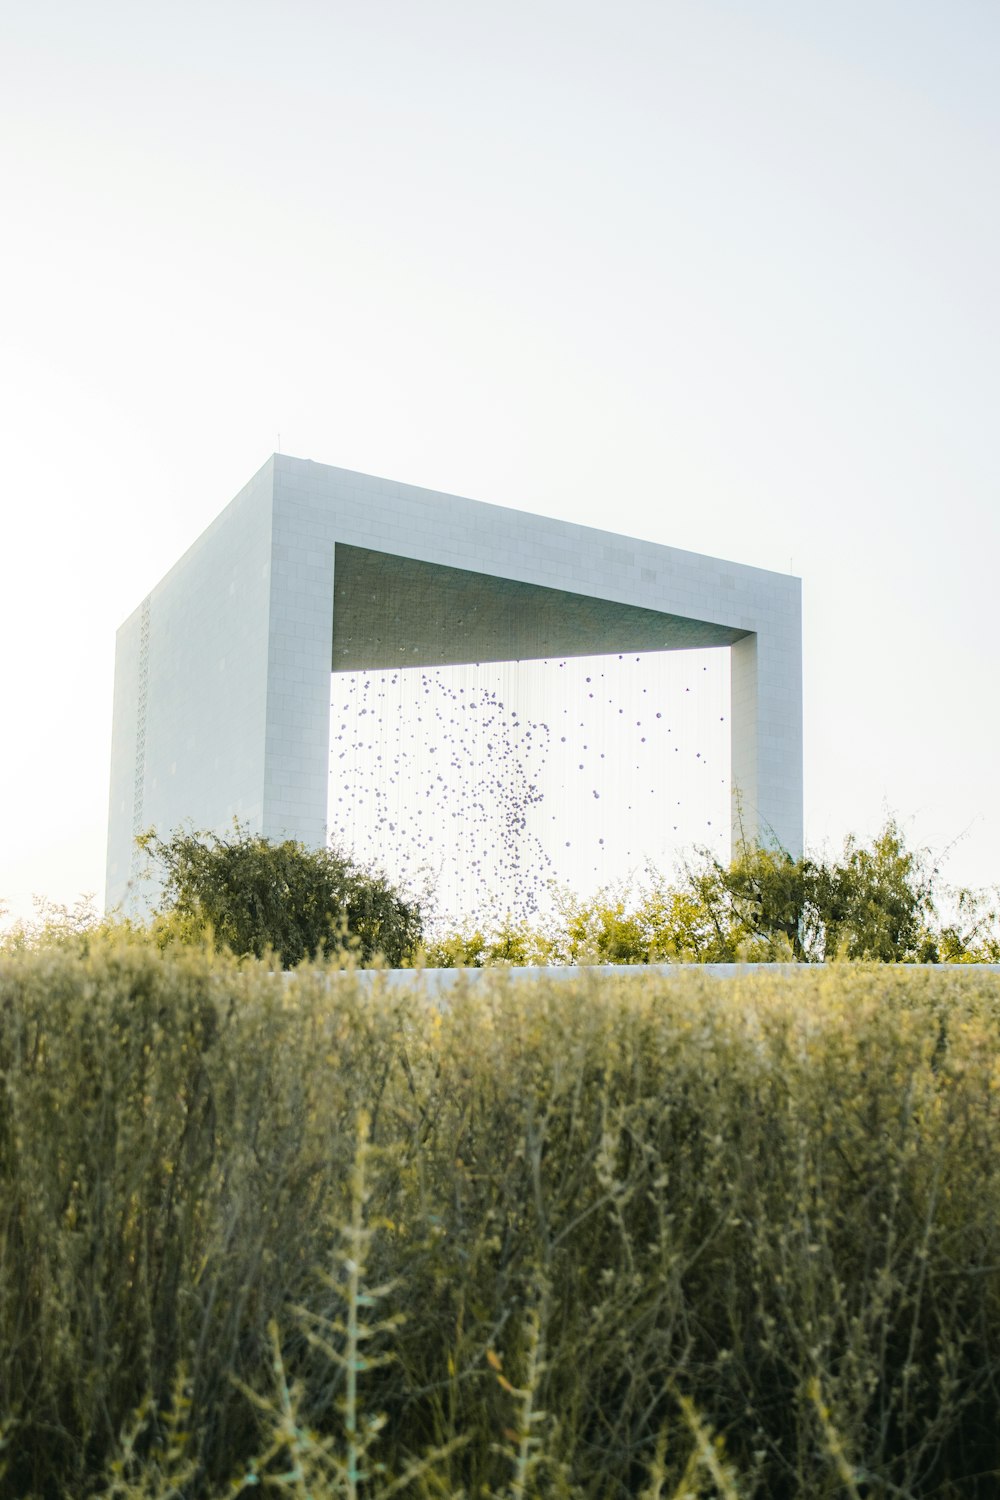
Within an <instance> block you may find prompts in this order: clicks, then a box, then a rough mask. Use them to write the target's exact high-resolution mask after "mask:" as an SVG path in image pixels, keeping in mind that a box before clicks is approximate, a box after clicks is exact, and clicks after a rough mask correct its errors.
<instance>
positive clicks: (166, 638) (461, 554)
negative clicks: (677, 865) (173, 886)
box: [107, 455, 802, 908]
mask: <svg viewBox="0 0 1000 1500" xmlns="http://www.w3.org/2000/svg"><path fill="white" fill-rule="evenodd" d="M335 603H336V608H335ZM801 635H802V632H801V586H800V581H799V580H798V579H797V578H793V577H791V576H788V575H785V574H780V573H770V572H766V571H764V570H762V569H759V568H749V567H744V566H743V565H741V564H739V563H731V562H723V561H721V560H720V559H718V558H713V557H703V556H701V555H699V554H697V553H693V552H682V551H679V550H678V549H676V548H673V547H665V546H661V545H658V544H656V543H654V542H644V541H637V540H634V539H632V538H630V537H623V536H616V535H614V534H613V533H611V532H605V531H597V530H594V529H593V528H590V527H586V526H577V525H573V524H572V523H569V522H566V521H555V520H549V519H547V518H545V517H543V516H534V515H529V514H527V513H525V512H523V511H517V510H509V509H507V508H506V507H502V506H496V505H484V504H482V503H481V502H478V501H475V500H465V499H461V498H460V497H458V496H455V495H444V494H438V493H436V492H434V491H431V490H423V489H418V488H416V487H414V486H413V485H407V484H400V483H396V482H395V481H392V480H387V479H376V478H372V477H371V476H369V475H366V474H355V473H352V472H350V471H348V470H345V469H336V468H331V467H330V466H328V465H326V464H318V463H312V462H310V461H307V460H304V459H297V458H291V457H287V456H284V455H274V456H273V457H272V458H270V459H269V460H268V462H267V463H266V464H265V465H264V467H263V468H262V469H261V470H260V472H259V473H258V474H256V475H255V476H254V478H253V479H252V480H251V481H250V483H249V484H248V485H247V486H246V487H245V488H244V489H243V490H242V491H241V492H240V494H239V495H237V497H236V499H235V500H233V501H232V503H231V504H230V505H229V506H227V508H226V509H225V510H224V511H223V512H222V514H221V515H220V516H219V517H218V518H217V519H216V520H215V521H214V522H213V523H212V525H211V526H210V527H209V528H208V530H207V531H205V532H204V533H203V535H202V536H201V537H200V538H199V539H198V541H196V542H195V543H194V545H193V546H192V547H191V548H190V549H189V550H188V551H187V552H186V553H185V554H184V556H183V557H182V558H181V559H180V561H179V562H177V563H176V564H175V565H174V567H173V568H171V570H170V572H169V573H167V575H166V576H165V577H164V578H163V579H162V580H161V582H160V583H159V584H157V585H156V587H155V588H154V589H153V591H152V593H151V594H150V595H149V597H148V599H146V600H144V601H143V603H142V605H141V606H140V607H139V609H137V610H136V611H135V613H134V614H133V615H131V616H130V617H129V619H128V620H126V621H125V623H124V625H123V626H122V627H121V629H120V630H119V632H118V644H117V657H116V670H115V709H114V730H113V744H112V767H111V807H110V820H109V831H108V872H107V904H108V906H109V908H112V907H115V906H117V905H118V904H120V903H121V902H123V901H125V900H126V896H127V893H128V887H129V883H130V880H134V877H135V873H136V863H135V858H134V853H133V850H134V836H135V834H136V833H138V832H141V831H142V830H143V829H145V828H148V827H150V826H155V827H156V828H157V830H158V831H159V832H161V833H164V834H165V833H167V832H169V831H170V830H172V829H174V828H176V827H178V826H180V825H182V824H185V825H189V826H193V827H195V828H198V829H209V828H214V829H218V830H220V831H221V830H223V829H225V828H226V827H227V826H229V825H231V822H232V819H233V817H234V816H235V817H237V818H239V819H240V821H241V822H243V823H246V824H247V825H249V827H250V828H251V829H252V830H254V831H259V832H262V833H264V834H265V835H267V836H268V837H272V838H280V837H291V838H296V839H300V840H302V841H303V842H304V843H306V844H310V845H319V844H322V843H324V842H325V840H326V817H327V787H328V777H329V749H330V746H329V736H330V673H331V670H337V669H341V670H356V669H357V668H359V667H363V666H370V667H377V666H389V665H399V666H404V665H405V666H425V665H438V664H441V663H444V662H460V661H502V660H508V659H526V658H552V657H560V656H583V655H595V654H598V653H600V652H602V651H603V652H611V651H614V652H619V651H623V650H645V651H649V650H678V649H683V648H684V647H693V646H707V645H717V646H728V647H730V649H731V651H732V713H731V723H732V771H733V782H734V797H735V798H736V799H738V808H739V813H738V817H739V825H738V826H737V822H736V814H734V834H735V835H736V836H737V837H738V836H739V835H740V833H742V835H743V836H744V837H746V838H748V839H760V840H761V841H762V842H776V843H778V844H780V845H781V846H782V847H784V848H785V849H787V850H789V852H791V853H792V854H798V853H799V852H801V848H802V644H801ZM133 902H134V904H141V902H142V893H141V891H139V890H138V889H137V888H136V889H135V890H134V893H133Z"/></svg>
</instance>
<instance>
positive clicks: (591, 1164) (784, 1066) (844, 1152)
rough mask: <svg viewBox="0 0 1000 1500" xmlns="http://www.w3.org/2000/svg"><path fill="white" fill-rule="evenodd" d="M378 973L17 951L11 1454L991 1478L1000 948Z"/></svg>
mask: <svg viewBox="0 0 1000 1500" xmlns="http://www.w3.org/2000/svg"><path fill="white" fill-rule="evenodd" d="M361 978H362V976H358V975H354V974H351V973H349V972H346V973H339V972H335V971H333V970H328V969H326V968H324V967H323V966H317V967H313V966H303V967H302V968H300V969H299V970H298V972H297V973H296V975H295V976H294V977H291V978H289V977H284V978H283V977H282V976H279V975H269V974H267V973H265V972H264V971H263V969H262V967H260V966H257V965H255V964H253V963H247V962H244V963H242V964H236V963H235V962H234V961H232V960H231V959H228V958H226V957H225V956H223V957H215V956H212V955H210V954H208V953H207V952H205V951H204V950H198V949H196V948H189V949H186V948H183V947H175V948H171V949H169V950H167V951H166V952H159V951H158V950H157V949H156V948H155V946H154V945H153V944H151V943H150V942H148V941H145V942H143V941H139V940H137V939H135V938H134V937H131V936H129V935H128V934H125V935H124V936H121V937H117V938H116V937H115V935H113V934H112V935H110V936H96V937H94V938H92V939H91V940H90V941H89V943H88V944H87V945H86V948H85V949H83V948H81V947H80V946H79V945H77V946H76V947H75V948H74V947H72V946H67V945H55V946H52V947H49V948H43V949H39V950H36V951H33V952H32V951H21V952H17V953H14V954H12V955H10V956H7V957H4V958H2V959H0V1402H2V1409H0V1428H2V1438H3V1445H4V1446H3V1447H2V1449H0V1464H5V1466H6V1467H5V1470H4V1477H3V1480H2V1481H0V1493H2V1494H4V1495H6V1496H11V1497H15V1496H17V1497H21V1496H29V1495H34V1496H40V1497H41V1496H46V1497H48V1496H52V1497H56V1496H60V1497H61V1496H64V1495H65V1494H72V1495H79V1496H84V1495H87V1494H88V1493H101V1494H104V1495H106V1496H109V1497H110V1496H111V1495H116V1496H119V1497H131V1500H136V1497H138V1496H146V1497H149V1500H154V1497H155V1500H166V1497H167V1496H168V1495H171V1496H177V1495H185V1496H191V1497H192V1500H194V1497H209V1496H211V1497H221V1496H222V1495H225V1494H228V1495H240V1496H244V1497H249V1496H250V1495H252V1494H254V1493H258V1492H259V1490H260V1486H261V1485H262V1484H265V1483H266V1485H267V1486H268V1487H270V1488H271V1489H272V1491H273V1492H274V1493H277V1494H286V1495H296V1496H305V1495H306V1494H310V1495H312V1496H313V1497H325V1496H332V1495H341V1494H343V1495H351V1494H353V1495H355V1496H366V1497H371V1500H374V1497H376V1496H379V1497H381V1496H388V1495H389V1494H390V1493H411V1494H423V1495H449V1496H457V1495H461V1494H465V1495H468V1496H470V1497H471V1496H480V1495H487V1494H490V1495H502V1496H510V1497H512V1496H515V1495H521V1496H527V1495H529V1494H530V1495H546V1496H548V1495H552V1496H567V1497H594V1500H596V1497H598V1496H600V1497H602V1500H604V1497H615V1500H618V1497H620V1500H625V1497H627V1496H628V1497H631V1496H636V1495H639V1494H647V1495H650V1496H653V1495H661V1496H663V1497H669V1496H673V1497H675V1500H679V1497H680V1496H682V1495H688V1496H694V1495H697V1494H703V1495H709V1494H724V1495H728V1496H732V1495H739V1496H740V1497H742V1500H746V1497H750V1496H757V1497H760V1500H764V1497H768V1500H771V1497H773V1500H785V1497H787V1500H793V1497H794V1500H806V1497H809V1500H814V1497H815V1500H823V1497H830V1500H832V1497H834V1496H839V1495H843V1494H852V1493H855V1494H858V1495H861V1494H867V1495H883V1494H884V1495H887V1496H891V1495H898V1494H900V1493H902V1494H906V1495H911V1496H914V1497H922V1496H927V1497H929V1496H931V1495H934V1496H935V1497H945V1500H947V1497H952V1500H958V1497H962V1500H985V1497H987V1496H992V1495H994V1494H995V1493H996V1491H997V1479H998V1473H1000V1435H998V1428H997V1423H996V1389H997V1384H998V1382H1000V1270H998V1267H997V1257H996V1245H997V1243H998V1231H1000V1222H998V1218H1000V1149H998V1148H1000V1063H998V1060H997V1059H998V1040H1000V980H998V979H997V977H996V976H992V975H988V974H983V973H977V972H975V971H968V970H958V971H956V970H952V971H936V972H935V971H922V970H911V971H908V972H907V971H900V970H890V969H885V968H882V969H861V968H857V967H855V966H853V965H847V964H845V965H838V966H834V967H833V968H831V969H829V970H822V971H821V970H815V969H812V970H811V969H808V968H803V969H802V970H800V971H799V972H798V973H797V974H795V975H794V976H793V977H791V978H789V977H784V978H782V977H779V976H773V975H772V976H765V975H759V974H758V975H753V976H747V977H746V978H744V979H741V980H739V981H737V982H734V983H732V984H720V983H719V982H718V981H715V980H713V979H712V978H711V977H710V976H709V975H707V974H706V973H705V972H704V971H702V970H698V969H692V970H691V971H688V972H685V973H683V974H680V975H678V976H677V977H676V978H673V977H671V978H663V977H660V976H657V975H654V974H648V973H646V974H640V973H636V972H634V971H633V972H631V973H628V972H624V971H623V972H622V974H621V975H620V976H618V975H616V976H614V978H613V979H612V980H610V981H609V980H608V979H606V978H604V977H600V976H595V975H590V976H588V975H586V974H583V975H582V976H580V977H579V978H578V979H575V980H573V981H571V982H567V981H562V982H559V981H544V980H540V981H538V982H535V983H531V984H524V983H521V984H517V983H514V982H512V980H511V977H510V976H508V975H505V974H504V973H503V972H501V971H497V973H496V974H492V975H480V976H478V978H477V979H476V980H475V982H473V981H464V982H460V983H459V985H458V986H457V987H456V988H455V989H454V990H452V991H449V992H448V1003H447V1005H446V1006H435V1005H434V1004H432V1003H430V1002H429V1001H428V1000H427V998H426V997H425V996H424V995H422V994H421V992H420V989H419V980H417V979H415V982H414V987H413V988H412V989H406V990H402V989H400V987H399V986H396V985H393V984H391V983H389V981H388V979H386V978H380V977H376V980H375V983H374V984H370V983H369V984H367V985H362V983H361ZM852 1486H853V1489H852Z"/></svg>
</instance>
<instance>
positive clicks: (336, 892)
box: [139, 824, 423, 969]
mask: <svg viewBox="0 0 1000 1500" xmlns="http://www.w3.org/2000/svg"><path fill="white" fill-rule="evenodd" d="M139 844H140V846H141V847H142V848H143V849H144V850H145V851H146V853H147V854H148V855H150V856H151V858H152V860H153V862H154V864H155V865H156V866H158V867H159V871H160V874H161V876H162V879H163V888H162V896H161V900H160V903H159V906H158V909H157V913H156V918H157V921H158V923H159V926H160V930H161V931H162V932H163V933H164V934H165V935H167V936H176V937H179V938H181V939H193V938H196V937H201V936H204V935H207V934H211V937H212V939H213V941H214V942H215V944H216V946H217V947H218V948H227V949H229V950H230V952H232V953H235V954H237V955H253V956H254V957H255V958H262V957H263V956H264V954H265V953H267V952H274V953H275V954H277V955H278V957H279V958H280V961H281V965H282V968H285V969H291V968H294V967H295V966H296V965H297V964H299V963H301V962H302V960H303V959H308V958H316V957H320V958H322V957H328V956H330V955H331V954H335V953H339V952H348V953H353V954H354V956H355V957H356V958H357V960H358V961H359V962H361V963H370V962H371V961H372V960H373V959H374V958H376V957H381V958H382V959H384V960H385V962H386V963H387V964H389V965H390V966H392V967H395V968H399V967H401V966H402V965H404V964H405V963H406V962H407V961H408V960H409V959H410V957H411V956H412V954H413V953H414V951H415V950H416V948H417V947H418V946H419V944H420V940H421V937H422V932H423V928H422V922H421V914H420V909H419V907H418V905H417V904H416V903H415V902H412V901H407V900H406V899H404V897H403V896H402V895H401V894H400V893H399V891H397V890H396V889H394V887H393V886H391V885H390V884H389V882H388V880H387V879H386V878H385V877H384V876H383V875H382V874H380V873H379V872H378V871H374V870H368V869H364V868H362V867H361V866H360V865H358V864H356V863H355V862H354V861H353V860H351V859H349V858H348V857H347V856H346V855H344V854H341V853H339V852H338V851H337V850H335V849H332V848H327V849H307V848H306V847H305V845H304V844H300V843H297V842H295V841H294V840H291V839H287V840H285V841H284V842H282V843H275V842H273V841H272V840H270V839H266V838H264V837H263V836H262V835H260V834H252V833H250V832H249V830H248V829H246V828H245V827H243V826H241V825H239V824H236V825H235V826H234V830H233V832H232V834H231V835H229V836H227V837H222V836H221V835H219V834H216V833H193V832H185V831H181V830H177V831H175V832H174V833H172V834H171V835H170V836H169V837H168V838H160V837H159V836H158V835H157V834H156V833H155V832H152V831H151V832H149V833H146V834H143V835H142V836H141V837H140V838H139Z"/></svg>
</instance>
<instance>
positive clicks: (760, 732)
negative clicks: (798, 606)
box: [731, 615, 803, 859]
mask: <svg viewBox="0 0 1000 1500" xmlns="http://www.w3.org/2000/svg"><path fill="white" fill-rule="evenodd" d="M731 649H732V708H731V716H732V782H733V815H732V841H733V842H732V847H733V853H734V854H735V853H736V852H737V851H738V849H739V847H740V844H741V843H744V842H745V843H748V844H760V845H762V846H764V847H766V848H775V847H778V848H781V849H784V850H785V851H786V852H787V853H788V854H790V855H791V856H792V858H793V859H798V858H799V856H800V855H801V853H802V841H803V828H802V648H801V631H800V627H799V622H798V618H797V615H796V619H795V628H794V629H791V630H789V629H787V628H783V629H777V630H774V631H767V630H761V631H756V632H754V633H753V634H750V635H746V636H744V637H743V639H742V640H739V641H737V642H736V644H735V645H734V646H733V647H732V648H731Z"/></svg>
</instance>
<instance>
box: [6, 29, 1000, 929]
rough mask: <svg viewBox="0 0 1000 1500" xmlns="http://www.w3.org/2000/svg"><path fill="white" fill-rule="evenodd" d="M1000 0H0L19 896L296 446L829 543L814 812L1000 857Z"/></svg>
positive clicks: (13, 793) (747, 548) (627, 524)
mask: <svg viewBox="0 0 1000 1500" xmlns="http://www.w3.org/2000/svg"><path fill="white" fill-rule="evenodd" d="M998 65H1000V8H998V7H997V6H996V5H995V4H994V3H993V0H949V3H948V4H941V3H935V4H930V3H923V0H838V3H837V4H836V5H834V4H830V3H823V4H819V3H808V0H805V3H803V0H795V3H791V0H787V3H778V0H748V3H741V4H738V5H737V4H726V3H711V0H700V3H694V0H660V3H655V4H654V3H645V0H617V3H616V4H614V5H611V4H595V3H587V0H572V3H569V0H567V3H562V0H558V3H546V0H532V3H531V4H530V5H529V4H525V3H520V0H505V3H504V4H502V5H501V4H493V3H482V4H476V3H468V0H466V3H463V4H460V3H455V0H409V3H391V0H384V3H383V0H365V3H354V0H351V3H338V0H327V3H316V0H313V3H305V0H298V3H295V0H292V3H284V4H281V5H277V4H263V3H254V0H241V3H240V4H235V3H224V0H219V3H209V0H201V3H199V4H197V5H194V4H191V3H188V0H178V3H175V4H172V5H170V6H160V7H152V6H143V5H137V4H135V3H134V0H130V3H127V4H126V3H122V4H113V3H108V0H95V3H93V4H91V5H87V6H81V5H79V4H69V3H61V4H59V3H51V0H34V3H32V4H31V5H30V6H28V5H24V6H19V7H15V6H7V7H4V9H3V12H2V15H0V142H2V144H0V151H2V156H0V182H2V199H0V205H2V211H3V222H4V231H3V234H2V236H0V275H2V281H0V285H2V303H0V307H2V311H0V320H2V321H0V423H2V428H3V433H4V439H5V440H4V458H5V464H4V479H3V490H2V496H3V498H2V531H0V632H2V637H0V638H2V641H3V647H4V669H3V679H2V683H3V687H2V692H3V699H2V701H3V716H2V732H0V897H4V898H5V899H6V900H7V901H8V903H9V904H10V906H11V907H12V909H13V910H14V911H20V910H26V909H27V908H28V906H29V900H30V894H31V892H32V891H37V892H41V893H44V894H46V895H48V896H50V897H52V898H54V899H57V900H71V899H72V898H73V897H74V896H75V895H76V894H77V893H79V892H80V891H84V890H92V891H97V892H98V894H99V893H100V890H101V886H102V882H103V867H104V838H105V823H106V815H107V791H108V760H109V749H110V724H111V694H112V680H113V666H114V633H115V629H116V627H117V625H118V624H119V623H120V621H121V620H122V619H123V618H124V617H125V616H126V615H127V614H128V613H129V612H130V611H131V610H132V609H133V608H134V607H135V605H136V604H137V603H138V601H139V600H140V599H141V598H142V597H143V595H144V594H145V593H146V592H147V591H148V589H149V588H150V586H151V585H152V584H153V583H154V582H155V581H156V579H157V578H159V577H160V576H161V574H162V573H163V572H164V571H165V569H166V568H167V567H168V566H169V565H170V564H171V563H172V562H173V561H174V559H175V558H176V557H177V556H178V555H179V553H180V552H181V551H182V550H183V549H184V547H186V546H187V545H188V544H189V543H190V542H191V541H192V540H193V539H194V537H195V536H196V535H197V534H198V533H199V532H200V531H201V530H202V529H203V527H204V526H205V525H206V524H207V523H208V522H209V521H210V520H211V519H212V518H213V517H214V515H215V514H216V513H217V512H218V511H219V510H220V509H221V508H222V506H223V505H224V504H225V503H226V502H227V501H228V500H229V499H230V498H231V496H232V495H233V494H234V493H235V492H236V491H237V490H238V489H239V488H240V487H241V485H242V484H243V483H244V482H245V481H246V480H247V479H248V478H249V476H250V475H251V474H252V473H253V472H254V471H255V470H256V469H257V468H258V467H259V466H260V464H261V463H262V462H263V461H264V459H265V458H266V456H267V454H268V453H270V452H271V451H272V450H273V449H274V448H275V447H276V445H277V441H278V433H279V432H280V434H281V446H282V448H283V450H284V451H286V452H290V453H295V454H298V455H300V456H302V457H308V458H315V459H318V460H320V461H323V462H327V463H334V464H339V465H343V466H345V467H348V468H355V469H360V470H362V471H365V472H368V473H375V474H383V475H388V476H391V477H393V478H398V479H402V480H406V481H408V482H411V483H416V484H424V485H428V486H430V487H432V488H437V489H444V490H451V491H454V492H457V493H460V494H465V495H471V496H473V497H474V498H476V499H481V500H488V501H494V502H497V503H500V504H510V505H515V506H517V507H519V508H523V509H528V510H536V511H539V512H542V513H545V514H550V515H554V516H562V517H570V518H573V519H576V520H579V521H583V522H586V523H589V524H594V525H598V526H605V527H609V528H611V529H614V530H620V531H624V532H630V533H634V534H636V535H641V536H647V537H651V538H654V539H655V540H657V541H662V542H666V543H669V544H671V545H675V546H679V547H687V548H691V549H693V550H695V551H699V552H709V553H715V554H719V555H722V556H728V557H733V558H735V559H737V560H739V561H741V562H747V563H753V564H756V565H759V566H763V567H768V568H774V569H780V570H783V569H787V568H789V567H790V566H791V567H792V568H793V569H794V571H795V572H796V573H798V574H800V575H801V576H802V578H803V597H804V610H805V626H804V629H805V642H804V644H805V664H806V673H805V712H806V718H805V732H806V740H805V772H806V829H807V838H808V840H809V841H810V842H811V843H812V844H814V845H820V844H822V843H823V841H824V840H832V841H834V842H835V843H837V842H839V840H840V838H841V837H842V836H843V835H844V834H845V833H846V832H848V831H849V830H853V831H855V832H857V833H859V834H860V835H861V836H863V837H864V836H867V835H868V834H870V833H871V832H873V831H874V830H875V829H876V828H877V827H878V825H879V824H880V822H881V820H882V817H883V813H884V810H885V807H886V805H888V806H890V807H891V808H892V809H894V810H895V811H896V812H898V813H899V815H900V816H901V817H902V819H903V820H904V822H905V823H906V825H907V827H908V828H909V830H910V832H911V836H912V837H913V838H914V839H915V840H916V841H918V842H926V843H929V844H931V845H932V846H933V847H934V848H936V849H941V848H943V847H944V846H945V845H947V844H948V843H950V842H951V841H952V840H953V839H955V838H956V837H958V836H959V835H962V834H964V835H965V837H964V839H963V841H962V842H961V843H960V844H959V846H958V848H957V849H956V850H955V851H954V853H953V855H952V857H951V859H950V861H949V864H948V867H947V872H948V874H949V875H950V877H951V878H952V879H954V880H956V881H965V882H970V883H984V882H987V881H995V880H1000V857H998V855H997V852H996V851H997V848H998V847H1000V792H998V785H997V773H996V765H997V750H996V746H997V743H998V741H1000V733H998V731H1000V708H998V694H997V668H996V651H995V647H994V635H995V629H996V627H995V624H994V613H995V596H996V587H995V575H996V570H997V559H998V556H1000V546H998V543H1000V534H998V533H1000V521H998V510H1000V495H998V480H997V472H998V470H997V456H996V453H997V440H996V412H997V406H998V401H997V397H998V367H1000V312H998V290H997V288H998V278H997V266H998V265H1000V194H998V191H997V165H998V145H1000V123H998V122H1000V78H998Z"/></svg>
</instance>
